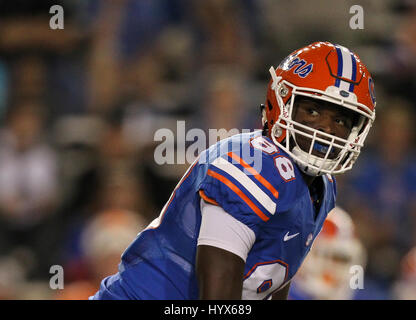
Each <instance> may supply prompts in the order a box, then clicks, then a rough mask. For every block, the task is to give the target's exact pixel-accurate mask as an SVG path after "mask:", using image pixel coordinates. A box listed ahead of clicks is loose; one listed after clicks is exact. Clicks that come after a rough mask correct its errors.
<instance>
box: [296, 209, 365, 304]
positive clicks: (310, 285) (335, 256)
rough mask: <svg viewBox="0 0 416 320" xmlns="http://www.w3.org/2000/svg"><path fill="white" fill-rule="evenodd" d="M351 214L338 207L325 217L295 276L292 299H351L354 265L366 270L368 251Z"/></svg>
mask: <svg viewBox="0 0 416 320" xmlns="http://www.w3.org/2000/svg"><path fill="white" fill-rule="evenodd" d="M354 229H355V228H354V224H353V221H352V219H351V217H350V216H349V214H348V213H347V212H346V211H344V210H343V209H341V208H340V207H335V208H334V209H333V210H332V211H331V212H330V214H329V215H328V218H327V219H326V220H325V222H324V225H323V227H322V231H321V232H320V234H319V236H318V237H317V238H316V240H315V242H314V244H313V248H312V249H311V252H310V253H309V254H308V256H307V257H306V259H305V261H304V262H303V264H302V266H301V267H300V269H299V271H298V273H297V275H296V277H295V278H294V279H293V280H292V284H291V287H290V292H289V299H293V300H351V299H354V293H355V291H354V290H353V289H354V288H352V287H351V285H350V282H351V279H352V276H353V274H354V270H355V269H352V268H353V267H356V266H358V267H359V268H361V270H364V268H365V264H366V251H365V248H364V246H363V245H362V243H361V241H360V240H359V239H358V237H357V236H356V234H355V230H354Z"/></svg>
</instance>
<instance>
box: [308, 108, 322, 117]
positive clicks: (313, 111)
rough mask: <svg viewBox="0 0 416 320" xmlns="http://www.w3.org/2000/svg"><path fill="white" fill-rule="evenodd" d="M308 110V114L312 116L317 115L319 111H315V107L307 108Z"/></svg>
mask: <svg viewBox="0 0 416 320" xmlns="http://www.w3.org/2000/svg"><path fill="white" fill-rule="evenodd" d="M308 112H309V114H310V115H311V116H313V117H316V116H319V112H318V111H316V109H314V108H309V109H308Z"/></svg>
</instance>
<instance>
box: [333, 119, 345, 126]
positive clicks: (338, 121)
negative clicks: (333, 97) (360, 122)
mask: <svg viewBox="0 0 416 320" xmlns="http://www.w3.org/2000/svg"><path fill="white" fill-rule="evenodd" d="M335 122H336V123H338V124H339V125H341V126H345V124H346V123H345V121H344V120H343V119H336V120H335Z"/></svg>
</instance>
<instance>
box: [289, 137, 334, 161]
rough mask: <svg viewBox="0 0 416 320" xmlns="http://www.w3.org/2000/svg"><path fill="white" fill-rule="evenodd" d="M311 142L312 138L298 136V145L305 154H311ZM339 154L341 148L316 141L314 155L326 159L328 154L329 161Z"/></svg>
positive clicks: (313, 149) (313, 148)
mask: <svg viewBox="0 0 416 320" xmlns="http://www.w3.org/2000/svg"><path fill="white" fill-rule="evenodd" d="M311 142H312V139H311V138H308V137H305V136H303V135H299V134H298V135H297V136H296V143H297V144H298V146H299V147H300V148H301V149H302V150H303V151H305V152H308V153H309V150H310V148H311ZM339 152H340V149H339V148H334V147H331V146H330V145H329V143H328V144H326V143H324V142H318V141H315V142H314V144H313V147H312V155H314V156H317V157H320V158H325V157H326V155H327V154H328V157H327V158H328V159H335V158H336V157H337V156H338V154H339Z"/></svg>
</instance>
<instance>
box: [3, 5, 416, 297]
mask: <svg viewBox="0 0 416 320" xmlns="http://www.w3.org/2000/svg"><path fill="white" fill-rule="evenodd" d="M55 4H59V5H61V6H62V7H63V8H64V18H65V20H64V21H65V22H64V29H63V30H51V29H50V28H49V19H50V18H51V14H50V13H49V8H50V7H51V6H52V5H55ZM354 4H357V3H356V1H349V0H348V1H342V2H341V1H337V2H336V5H335V2H332V1H329V0H316V1H305V0H293V1H274V0H244V1H236V0H204V1H197V0H118V1H112V0H78V1H76V0H68V1H64V0H61V1H58V0H54V1H48V0H42V1H24V0H15V1H5V0H1V1H0V298H3V299H85V298H87V297H88V296H89V295H91V294H93V293H94V292H95V291H96V290H97V289H98V286H99V282H100V280H101V279H102V278H103V277H104V276H106V275H109V274H112V273H114V272H115V271H116V270H117V264H118V262H119V259H120V254H121V253H122V251H123V250H124V249H125V248H126V247H127V245H128V244H129V243H130V241H131V240H132V239H133V238H134V237H135V236H136V234H137V233H138V232H139V231H140V230H141V229H143V228H144V227H145V226H146V225H147V224H148V223H149V222H150V221H151V220H153V219H154V218H155V217H157V216H158V214H159V211H160V210H161V208H162V207H163V205H164V204H165V202H166V201H167V199H168V198H169V195H170V193H171V192H172V190H173V188H174V186H175V185H176V183H177V181H178V179H179V178H180V177H181V176H182V174H183V173H184V172H185V170H186V167H187V165H188V164H183V165H163V166H160V165H157V164H156V163H155V161H154V157H153V150H154V148H155V146H156V145H157V144H156V142H155V141H154V133H155V131H156V130H157V129H159V128H171V129H172V130H173V132H175V130H176V121H177V120H185V121H186V129H187V130H189V129H192V128H202V129H204V130H208V129H209V128H217V129H219V128H224V129H227V130H229V129H232V128H239V129H243V128H250V129H255V128H260V125H261V124H260V111H259V104H260V103H263V102H264V100H265V92H266V85H267V81H268V69H269V67H270V66H271V65H274V66H277V65H278V64H279V62H280V61H281V60H282V59H283V58H284V57H285V56H286V55H287V54H288V53H290V52H292V51H293V50H295V49H297V48H299V47H302V46H304V45H307V44H309V43H312V42H314V41H321V40H322V41H331V42H334V43H339V44H341V45H345V46H347V47H349V48H350V49H352V50H353V51H355V52H357V53H358V54H359V55H360V57H361V58H362V60H363V61H364V62H365V63H366V64H367V65H368V67H369V69H370V70H371V71H372V73H373V77H374V79H375V84H376V93H377V101H378V105H377V120H376V125H375V129H374V131H373V132H372V135H371V137H370V138H369V139H368V140H367V141H368V142H367V146H366V148H365V151H364V152H363V153H362V155H361V157H360V159H359V160H358V162H357V165H356V166H355V168H354V170H352V172H351V173H348V174H346V175H345V176H341V177H339V178H338V179H337V181H338V194H339V198H338V204H339V205H340V206H342V207H343V208H344V209H345V210H347V211H348V212H349V213H350V214H351V216H352V218H353V221H354V223H355V226H356V230H357V233H358V236H359V237H360V239H361V241H362V242H363V244H364V246H365V248H366V250H367V266H366V271H365V281H364V285H365V289H364V290H359V292H358V293H357V295H356V298H357V299H409V298H413V299H415V298H416V254H415V253H413V254H412V252H414V250H415V249H413V251H412V248H414V246H416V219H415V218H416V161H415V155H414V153H415V150H416V149H415V147H416V144H415V141H414V136H415V122H414V121H415V108H416V105H415V103H414V101H416V78H415V74H416V2H415V1H405V0H400V1H399V0H382V1H376V0H373V1H371V0H367V1H360V3H359V4H360V5H362V6H363V8H364V13H365V20H364V21H365V25H364V29H363V30H352V29H350V27H349V20H350V18H351V16H352V15H351V14H350V13H349V8H350V7H351V6H352V5H354ZM52 265H61V266H63V268H64V271H65V289H64V290H51V289H50V288H49V279H50V277H51V274H50V273H49V270H50V267H51V266H52Z"/></svg>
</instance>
